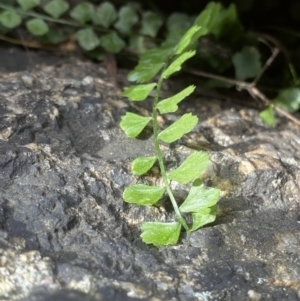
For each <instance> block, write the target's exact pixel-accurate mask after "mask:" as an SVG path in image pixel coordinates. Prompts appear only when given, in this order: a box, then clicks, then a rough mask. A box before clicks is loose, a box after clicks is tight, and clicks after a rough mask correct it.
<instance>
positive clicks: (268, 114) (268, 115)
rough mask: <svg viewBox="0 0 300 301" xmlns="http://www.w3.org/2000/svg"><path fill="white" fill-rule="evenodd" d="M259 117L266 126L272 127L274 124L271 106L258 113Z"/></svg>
mask: <svg viewBox="0 0 300 301" xmlns="http://www.w3.org/2000/svg"><path fill="white" fill-rule="evenodd" d="M259 116H260V118H261V119H262V120H263V121H264V123H265V124H266V125H268V126H274V125H275V124H276V119H275V115H274V109H273V106H268V107H267V108H266V109H265V110H263V111H261V112H260V113H259Z"/></svg>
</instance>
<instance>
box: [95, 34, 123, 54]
mask: <svg viewBox="0 0 300 301" xmlns="http://www.w3.org/2000/svg"><path fill="white" fill-rule="evenodd" d="M100 44H101V46H102V47H103V48H104V49H105V50H106V51H107V52H111V53H118V52H120V51H121V50H122V49H123V48H124V47H125V46H126V43H125V42H124V40H123V39H121V38H120V37H119V35H118V34H117V33H116V32H115V31H112V32H110V33H108V34H106V35H103V36H101V38H100Z"/></svg>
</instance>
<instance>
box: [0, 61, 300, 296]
mask: <svg viewBox="0 0 300 301" xmlns="http://www.w3.org/2000/svg"><path fill="white" fill-rule="evenodd" d="M0 99H1V105H0V135H1V136H0V137H1V140H0V168H1V174H0V187H1V190H0V206H1V207H0V229H1V232H0V247H1V249H0V300H23V301H25V300H26V301H29V300H30V301H31V300H36V301H46V300H64V301H65V300H91V301H99V300H149V301H150V300H152V301H156V300H187V301H189V300H200V301H211V300H225V301H227V300H228V301H243V300H289V301H296V300H300V280H299V279H300V260H299V258H300V254H299V253H300V249H299V243H300V234H299V233H300V231H299V230H300V224H299V203H300V165H299V162H300V152H299V150H300V134H299V128H298V127H297V126H296V125H295V124H293V123H292V122H289V121H287V120H285V119H281V118H280V119H279V123H278V125H277V127H276V128H267V127H266V126H265V125H264V124H263V123H262V121H261V120H260V119H259V117H258V112H257V111H255V110H254V109H247V108H245V107H241V106H238V105H234V106H233V105H232V104H230V103H229V102H221V101H218V100H216V99H210V100H209V101H208V100H205V99H199V98H198V99H197V98H196V97H195V98H191V99H190V101H186V102H185V103H184V104H183V105H182V106H181V108H180V112H179V114H181V113H183V112H186V111H188V112H191V111H194V112H195V113H196V114H197V115H198V116H199V118H200V122H199V124H198V125H197V127H196V128H195V130H194V131H193V132H192V133H190V134H189V135H187V136H186V137H185V138H184V139H181V141H180V142H179V143H177V144H175V145H174V148H173V149H172V150H171V151H170V152H169V153H168V151H167V150H166V151H165V154H166V156H167V157H168V163H169V165H170V166H174V165H175V164H176V162H177V160H178V159H180V160H181V159H182V158H184V157H185V156H186V154H187V153H190V152H191V151H192V149H203V148H205V149H206V150H207V151H208V153H209V155H210V157H211V161H212V164H211V166H210V168H209V169H208V170H207V172H206V173H205V174H204V175H203V180H204V181H205V182H206V184H207V185H215V186H217V187H219V188H220V189H221V190H222V198H221V200H220V202H219V213H218V217H217V220H216V221H215V222H214V223H213V224H211V225H209V226H207V227H205V228H203V229H200V230H198V231H196V232H194V233H192V234H190V235H187V234H183V235H182V238H181V240H180V243H179V244H178V245H176V246H168V247H160V248H156V247H153V246H151V245H146V244H144V243H143V242H142V241H141V238H140V236H139V235H140V225H141V223H142V222H143V221H144V220H165V219H172V218H174V215H173V214H172V212H169V210H167V209H166V208H164V207H160V208H158V207H138V206H135V205H129V204H126V203H124V202H123V200H122V192H123V190H124V188H125V187H126V186H127V185H129V184H130V183H132V182H134V181H137V179H135V177H133V176H132V175H131V173H130V170H129V166H130V162H131V161H132V159H134V158H135V157H136V156H138V155H145V154H152V151H153V146H152V144H151V137H150V138H149V139H146V138H145V139H144V140H131V139H128V138H126V137H125V136H124V134H123V133H122V131H121V130H120V129H119V121H120V116H121V115H122V114H124V113H125V111H126V110H127V109H128V110H131V111H135V112H138V111H140V112H146V111H147V108H148V105H149V104H147V103H146V106H145V107H142V106H141V105H140V104H138V105H136V104H129V103H128V102H127V101H125V100H124V99H122V98H121V97H120V89H119V88H118V87H116V86H115V84H114V83H113V82H112V81H110V80H109V78H108V76H107V75H106V72H105V70H103V69H101V67H99V66H98V65H96V64H94V63H92V62H86V61H84V60H80V61H76V59H73V60H71V61H69V62H65V63H62V64H61V65H59V66H56V67H53V66H41V67H39V68H36V69H34V70H33V71H22V72H16V73H8V72H7V73H5V72H4V73H3V74H2V75H1V76H0ZM176 117H177V115H174V114H173V115H167V116H166V117H165V119H164V120H162V122H164V123H165V124H168V123H170V122H172V120H174V118H176ZM172 154H174V155H175V157H176V158H175V157H174V156H173V155H172ZM148 180H151V179H148ZM152 180H153V181H154V180H156V181H159V179H152Z"/></svg>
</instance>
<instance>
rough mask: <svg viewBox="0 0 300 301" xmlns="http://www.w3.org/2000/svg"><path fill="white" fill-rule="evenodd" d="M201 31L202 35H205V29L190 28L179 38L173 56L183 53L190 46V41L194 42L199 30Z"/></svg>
mask: <svg viewBox="0 0 300 301" xmlns="http://www.w3.org/2000/svg"><path fill="white" fill-rule="evenodd" d="M201 29H202V35H204V34H206V33H207V30H206V28H204V27H203V28H201V27H199V26H196V25H195V26H193V27H191V28H190V29H189V30H188V31H187V32H186V33H185V34H184V36H183V37H182V38H181V40H180V41H179V43H178V45H177V48H176V52H175V54H182V53H183V51H185V50H186V49H187V47H188V46H189V45H190V44H191V42H192V41H194V40H195V37H196V36H197V37H198V35H196V34H197V33H198V32H199V31H200V30H201Z"/></svg>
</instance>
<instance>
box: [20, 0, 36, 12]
mask: <svg viewBox="0 0 300 301" xmlns="http://www.w3.org/2000/svg"><path fill="white" fill-rule="evenodd" d="M17 2H18V3H19V4H20V6H21V7H22V8H23V9H24V10H28V9H30V8H33V7H35V6H37V5H39V4H40V0H18V1H17Z"/></svg>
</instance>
